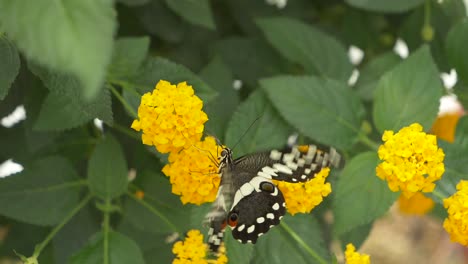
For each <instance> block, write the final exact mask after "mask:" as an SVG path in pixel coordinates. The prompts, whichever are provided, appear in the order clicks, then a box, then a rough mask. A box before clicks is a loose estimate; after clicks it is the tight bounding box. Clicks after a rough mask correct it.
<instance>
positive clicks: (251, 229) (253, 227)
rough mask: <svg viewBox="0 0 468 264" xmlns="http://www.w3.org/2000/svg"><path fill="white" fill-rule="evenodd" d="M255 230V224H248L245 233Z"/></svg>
mask: <svg viewBox="0 0 468 264" xmlns="http://www.w3.org/2000/svg"><path fill="white" fill-rule="evenodd" d="M254 230H255V225H251V226H249V228H247V233H249V234H250V233H252V232H253V231H254Z"/></svg>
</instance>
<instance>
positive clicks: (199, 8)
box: [165, 0, 216, 30]
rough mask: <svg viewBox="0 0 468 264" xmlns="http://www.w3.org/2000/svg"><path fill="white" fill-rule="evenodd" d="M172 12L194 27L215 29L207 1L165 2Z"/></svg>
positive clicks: (180, 0)
mask: <svg viewBox="0 0 468 264" xmlns="http://www.w3.org/2000/svg"><path fill="white" fill-rule="evenodd" d="M165 1H166V4H167V5H168V6H169V8H170V9H172V11H174V12H175V13H176V14H178V15H179V16H181V17H182V18H183V19H185V20H186V21H187V22H189V23H192V24H194V25H199V26H202V27H206V28H208V29H213V30H214V29H216V25H215V22H214V18H213V14H212V11H211V7H210V1H209V0H196V1H194V0H178V1H173V0H165Z"/></svg>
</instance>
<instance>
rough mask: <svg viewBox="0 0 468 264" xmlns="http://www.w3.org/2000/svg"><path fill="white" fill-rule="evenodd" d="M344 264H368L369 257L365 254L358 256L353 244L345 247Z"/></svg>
mask: <svg viewBox="0 0 468 264" xmlns="http://www.w3.org/2000/svg"><path fill="white" fill-rule="evenodd" d="M345 258H346V264H370V257H369V255H366V254H359V253H358V252H356V248H355V247H354V245H353V244H348V245H346V251H345Z"/></svg>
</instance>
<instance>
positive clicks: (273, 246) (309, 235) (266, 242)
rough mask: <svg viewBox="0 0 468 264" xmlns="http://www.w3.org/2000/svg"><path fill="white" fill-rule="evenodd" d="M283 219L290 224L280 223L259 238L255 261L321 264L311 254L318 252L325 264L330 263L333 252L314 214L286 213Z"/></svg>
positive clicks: (269, 263)
mask: <svg viewBox="0 0 468 264" xmlns="http://www.w3.org/2000/svg"><path fill="white" fill-rule="evenodd" d="M281 222H282V223H285V224H287V227H284V226H282V225H283V224H280V225H279V226H277V227H274V228H272V229H271V230H270V231H269V232H268V233H266V234H265V235H263V236H262V237H261V238H259V239H258V241H257V244H256V245H255V248H254V259H253V261H252V263H255V264H267V263H268V264H282V263H295V264H302V263H304V264H315V263H321V262H319V261H317V259H316V258H315V257H314V256H312V255H311V253H310V251H313V252H315V253H316V255H317V256H318V257H319V258H321V259H322V260H323V261H324V262H325V263H330V254H329V252H328V251H327V248H326V246H325V242H324V240H323V237H322V230H321V228H320V226H319V225H318V223H317V220H316V219H315V218H314V217H313V216H311V215H308V214H298V215H295V216H294V217H291V216H290V215H286V216H285V217H284V218H283V220H281ZM291 232H292V233H291ZM293 236H297V237H298V238H299V239H301V240H302V241H303V242H304V245H306V246H307V247H308V249H305V248H304V247H303V246H304V245H301V244H299V243H298V242H297V241H296V240H295V239H293ZM322 263H323V262H322Z"/></svg>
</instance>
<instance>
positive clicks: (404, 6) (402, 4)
mask: <svg viewBox="0 0 468 264" xmlns="http://www.w3.org/2000/svg"><path fill="white" fill-rule="evenodd" d="M345 1H346V2H347V3H348V4H350V5H352V6H354V7H357V8H362V9H365V10H368V11H377V12H384V13H403V12H406V11H408V10H411V9H413V8H415V7H417V6H419V5H421V4H422V3H423V2H424V0H392V1H388V0H345Z"/></svg>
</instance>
